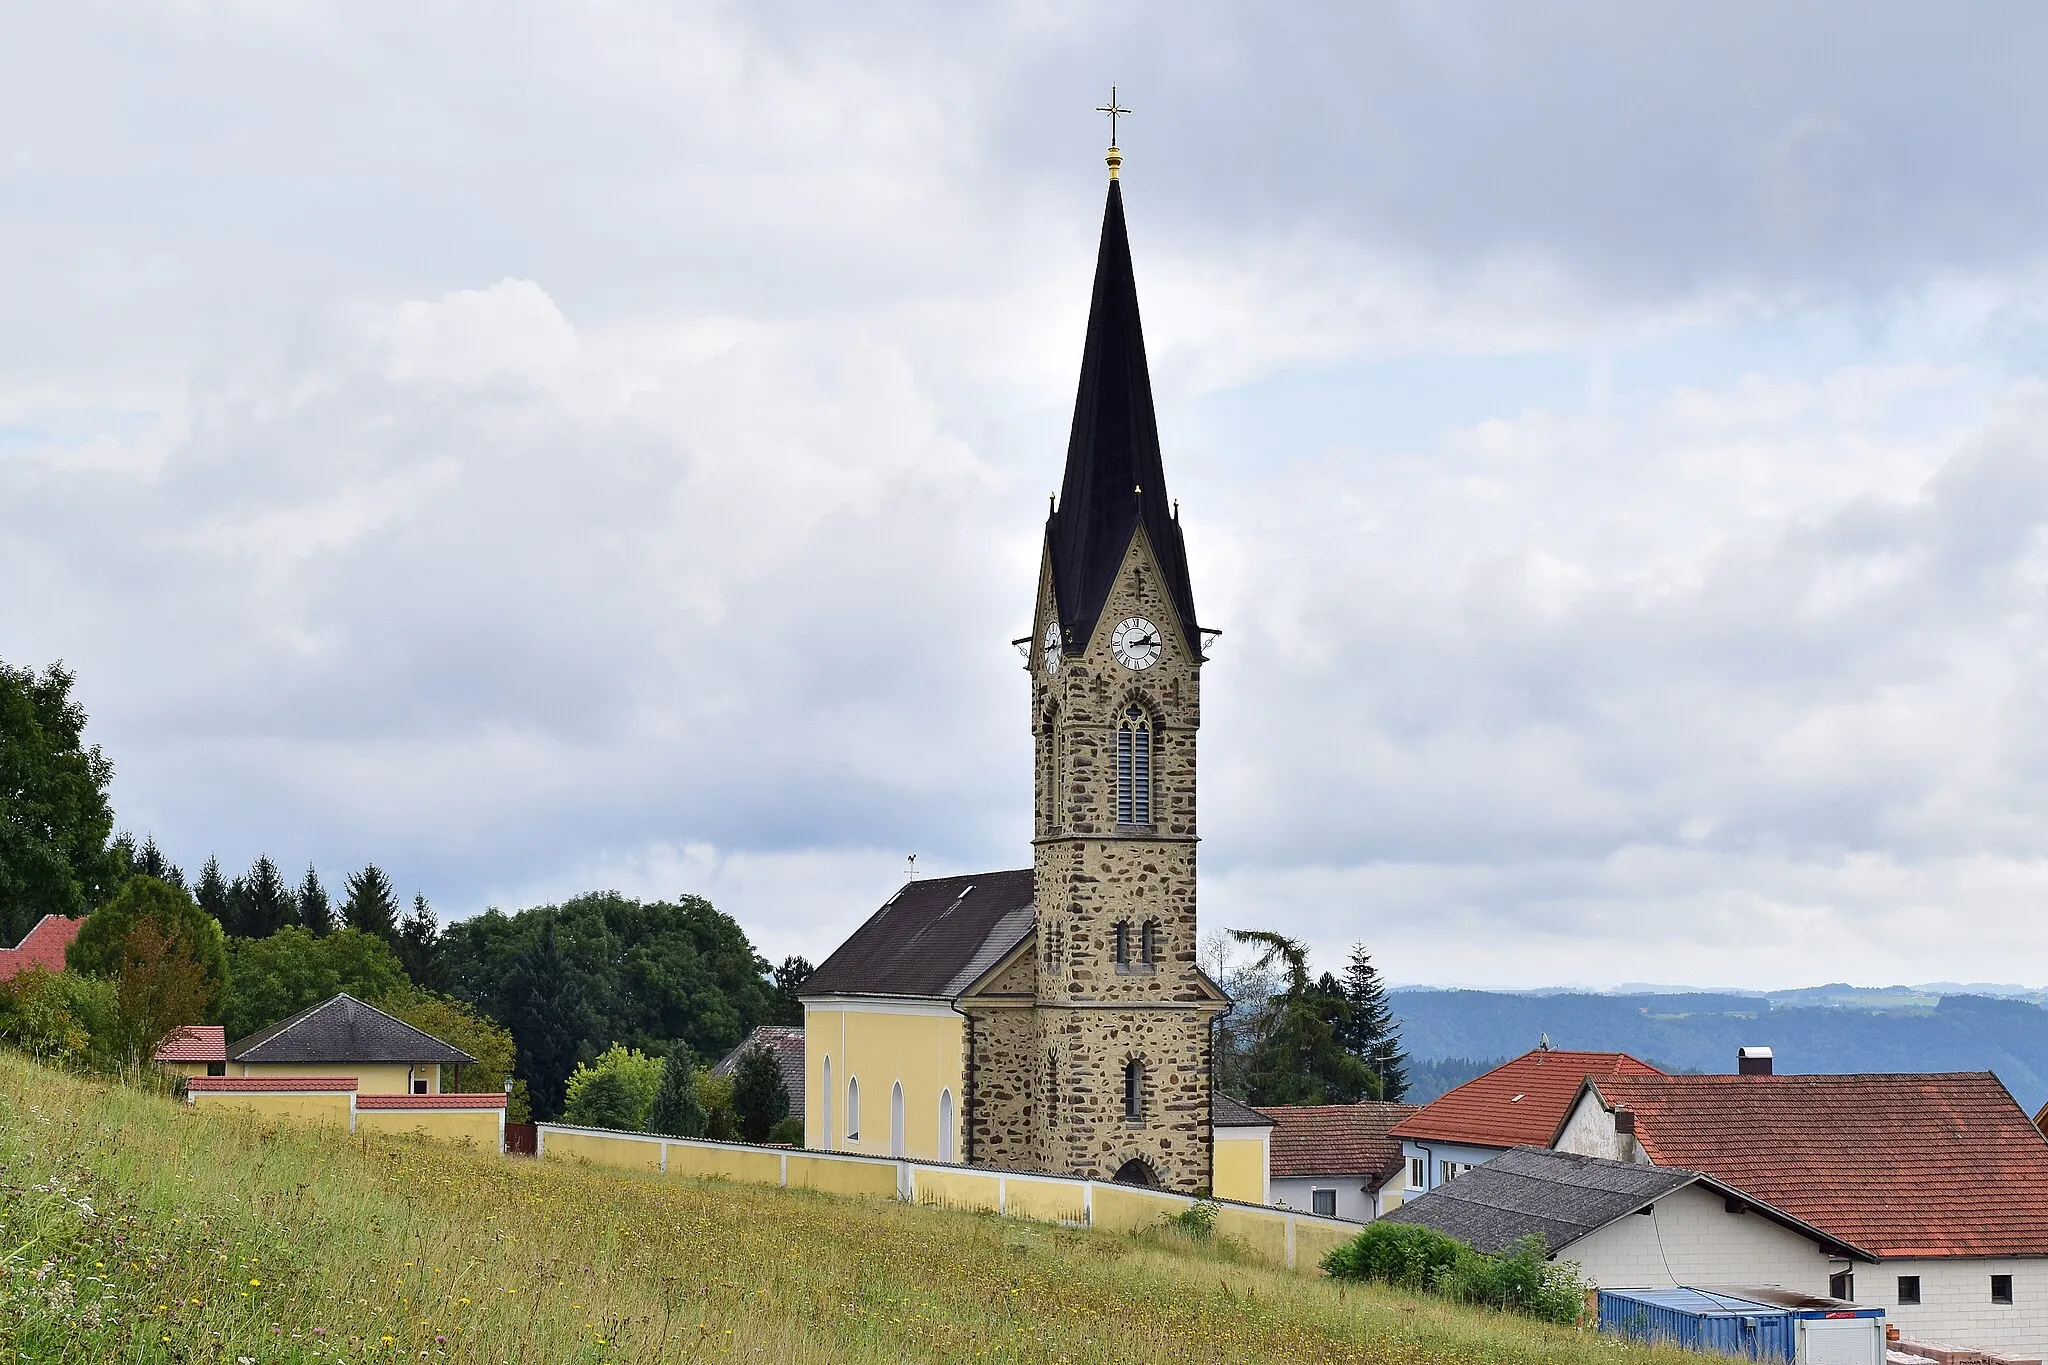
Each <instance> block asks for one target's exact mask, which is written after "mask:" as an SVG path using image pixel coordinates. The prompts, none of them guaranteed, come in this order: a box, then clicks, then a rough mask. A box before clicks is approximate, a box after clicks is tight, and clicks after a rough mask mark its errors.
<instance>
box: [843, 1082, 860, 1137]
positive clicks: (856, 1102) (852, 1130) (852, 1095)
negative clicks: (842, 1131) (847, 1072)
mask: <svg viewBox="0 0 2048 1365" xmlns="http://www.w3.org/2000/svg"><path fill="white" fill-rule="evenodd" d="M846 1140H847V1141H848V1142H859V1141H860V1077H858V1076H848V1077H847V1078H846Z"/></svg>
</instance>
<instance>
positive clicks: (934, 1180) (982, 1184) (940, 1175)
mask: <svg viewBox="0 0 2048 1365" xmlns="http://www.w3.org/2000/svg"><path fill="white" fill-rule="evenodd" d="M916 1180H917V1202H918V1203H920V1204H938V1205H941V1206H942V1207H945V1208H949V1209H968V1210H971V1211H973V1212H975V1213H994V1212H995V1211H996V1208H997V1206H998V1205H999V1204H1000V1203H1001V1202H1002V1189H1003V1185H1002V1177H1001V1176H998V1175H994V1174H990V1173H986V1172H982V1171H955V1170H937V1171H926V1170H920V1171H919V1172H918V1173H917V1176H916Z"/></svg>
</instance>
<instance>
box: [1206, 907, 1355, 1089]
mask: <svg viewBox="0 0 2048 1365" xmlns="http://www.w3.org/2000/svg"><path fill="white" fill-rule="evenodd" d="M1230 932H1231V936H1232V937H1233V938H1235V939H1236V940H1237V941H1238V942H1240V943H1247V944H1252V945H1255V946H1257V947H1260V948H1263V949H1264V950H1265V951H1264V953H1263V954H1262V955H1261V957H1260V959H1259V962H1258V964H1257V965H1259V966H1261V967H1264V966H1269V965H1274V964H1278V965H1279V966H1280V967H1282V969H1283V970H1284V973H1285V978H1286V983H1287V984H1286V989H1285V990H1284V991H1283V992H1282V993H1281V994H1280V995H1279V996H1278V997H1277V998H1276V999H1275V1000H1274V1001H1273V1002H1272V1006H1271V1008H1270V1009H1269V1010H1268V1011H1267V1012H1266V1014H1265V1016H1264V1018H1262V1019H1261V1021H1260V1026H1259V1033H1258V1035H1257V1036H1256V1037H1255V1038H1254V1039H1253V1041H1252V1046H1251V1056H1250V1058H1249V1065H1248V1067H1247V1072H1248V1076H1247V1080H1248V1084H1247V1087H1246V1088H1247V1089H1248V1090H1249V1091H1250V1094H1248V1095H1247V1096H1246V1097H1245V1098H1246V1099H1248V1100H1249V1101H1250V1102H1251V1103H1253V1104H1355V1103H1357V1102H1358V1101H1359V1100H1362V1099H1375V1098H1378V1095H1379V1078H1378V1077H1376V1076H1375V1075H1373V1073H1372V1072H1371V1071H1370V1070H1368V1069H1367V1067H1366V1065H1365V1063H1364V1062H1363V1061H1361V1060H1360V1059H1359V1058H1357V1057H1355V1056H1353V1055H1352V1054H1351V1053H1350V1052H1349V1051H1348V1050H1346V1048H1345V1047H1344V1045H1343V1043H1341V1042H1340V1041H1339V1040H1338V1031H1339V1029H1341V1028H1342V1027H1343V1026H1344V1024H1345V1022H1346V1020H1347V1018H1348V1016H1349V1015H1350V1013H1351V1006H1350V1002H1349V1001H1347V1000H1346V999H1345V998H1344V996H1343V994H1342V992H1341V990H1340V989H1339V988H1338V987H1337V983H1336V981H1335V980H1334V979H1333V978H1328V977H1326V978H1325V981H1327V982H1328V986H1327V988H1325V987H1324V986H1322V985H1319V984H1318V983H1317V982H1314V981H1312V980H1310V978H1309V974H1308V949H1307V948H1306V947H1305V946H1304V945H1303V944H1301V943H1300V942H1298V941H1296V940H1294V939H1291V938H1286V937H1283V936H1282V935H1280V934H1276V933H1272V932H1271V931H1269V930H1264V929H1233V930H1231V931H1230Z"/></svg>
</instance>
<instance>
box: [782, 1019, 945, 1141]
mask: <svg viewBox="0 0 2048 1365" xmlns="http://www.w3.org/2000/svg"><path fill="white" fill-rule="evenodd" d="M965 1023H966V1021H965V1020H964V1019H962V1018H961V1016H960V1015H958V1014H955V1013H954V1012H953V1011H952V1010H951V1009H949V1008H947V1007H946V1006H944V1005H941V1004H936V1003H927V1002H922V1001H905V1002H902V1003H901V1004H899V1005H892V1004H887V1003H884V1002H880V1001H874V1002H869V1001H861V1002H858V1003H853V1004H847V1005H843V1006H842V1005H806V1006H805V1007H804V1066H805V1068H806V1075H805V1083H804V1146H806V1147H808V1148H811V1149H812V1150H814V1151H837V1152H859V1153H864V1154H866V1155H869V1156H890V1155H893V1153H892V1152H891V1151H890V1149H889V1144H890V1132H889V1098H890V1092H891V1090H892V1089H893V1088H894V1087H895V1086H896V1085H898V1084H901V1085H902V1087H903V1155H904V1156H906V1157H909V1158H912V1159H914V1160H922V1161H940V1160H946V1159H948V1154H947V1153H946V1152H944V1151H943V1150H942V1149H941V1147H940V1144H939V1098H940V1095H941V1094H942V1093H950V1094H951V1096H952V1100H953V1138H952V1151H951V1154H950V1159H951V1160H955V1161H957V1160H959V1159H960V1156H961V1154H962V1147H961V1142H960V1124H961V1119H962V1114H963V1110H964V1109H965V1104H964V1103H963V1101H962V1093H963V1090H964V1086H963V1084H962V1080H963V1066H962V1057H961V1054H962V1048H963V1045H964V1044H963V1036H964V1035H963V1032H962V1029H963V1026H964V1025H965ZM828 1058H829V1059H830V1061H831V1067H832V1072H831V1080H830V1083H829V1089H828V1083H827V1080H826V1076H825V1063H826V1060H827V1059H828ZM851 1080H857V1081H859V1082H860V1135H859V1137H858V1138H850V1137H848V1136H847V1128H846V1125H847V1117H848V1115H847V1083H848V1082H849V1081H851ZM828 1106H829V1110H830V1116H831V1124H830V1128H831V1130H832V1131H830V1132H828V1131H827V1125H826V1114H827V1109H828Z"/></svg>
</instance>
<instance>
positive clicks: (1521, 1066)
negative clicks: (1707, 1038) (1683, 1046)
mask: <svg viewBox="0 0 2048 1365" xmlns="http://www.w3.org/2000/svg"><path fill="white" fill-rule="evenodd" d="M1616 1074H1635V1075H1642V1076H1660V1075H1662V1074H1663V1073H1662V1072H1660V1071H1658V1070H1657V1068H1656V1067H1654V1066H1651V1065H1650V1064H1649V1063H1648V1062H1644V1061H1638V1060H1637V1059H1636V1058H1634V1057H1631V1056H1629V1055H1628V1054H1627V1053H1626V1052H1558V1051H1554V1050H1552V1049H1549V1048H1537V1049H1536V1050H1535V1051H1533V1052H1525V1053H1523V1054H1522V1055H1521V1056H1519V1057H1517V1058H1515V1059H1514V1060H1513V1061H1511V1062H1503V1063H1502V1064H1501V1065H1499V1066H1497V1067H1495V1068H1494V1069H1493V1070H1491V1071H1489V1072H1487V1073H1486V1074H1485V1075H1483V1076H1475V1077H1473V1078H1472V1079H1471V1080H1469V1081H1467V1082H1465V1083H1464V1084H1463V1085H1461V1086H1459V1087H1458V1088H1457V1089H1455V1090H1451V1091H1447V1092H1446V1093H1444V1094H1442V1095H1439V1096H1438V1097H1437V1098H1436V1099H1434V1100H1432V1101H1430V1102H1429V1103H1428V1104H1425V1105H1423V1106H1422V1108H1420V1109H1418V1110H1417V1111H1416V1112H1415V1113H1414V1114H1412V1115H1410V1116H1409V1117H1408V1118H1406V1119H1404V1120H1402V1122H1401V1123H1399V1124H1398V1125H1396V1126H1395V1128H1394V1129H1393V1134H1394V1136H1395V1137H1397V1138H1421V1139H1423V1140H1425V1141H1428V1140H1434V1141H1437V1142H1467V1143H1470V1144H1472V1145H1473V1146H1475V1147H1521V1146H1526V1145H1531V1144H1533V1145H1535V1146H1539V1147H1547V1146H1549V1145H1550V1140H1551V1135H1552V1134H1554V1133H1555V1132H1556V1131H1557V1125H1558V1124H1559V1123H1560V1122H1561V1121H1562V1120H1563V1119H1564V1116H1565V1113H1566V1111H1567V1110H1569V1109H1570V1108H1571V1106H1572V1101H1573V1100H1574V1099H1575V1098H1577V1097H1578V1093H1579V1086H1580V1084H1581V1083H1582V1082H1584V1080H1585V1079H1586V1078H1587V1077H1588V1076H1612V1075H1616Z"/></svg>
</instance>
